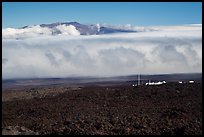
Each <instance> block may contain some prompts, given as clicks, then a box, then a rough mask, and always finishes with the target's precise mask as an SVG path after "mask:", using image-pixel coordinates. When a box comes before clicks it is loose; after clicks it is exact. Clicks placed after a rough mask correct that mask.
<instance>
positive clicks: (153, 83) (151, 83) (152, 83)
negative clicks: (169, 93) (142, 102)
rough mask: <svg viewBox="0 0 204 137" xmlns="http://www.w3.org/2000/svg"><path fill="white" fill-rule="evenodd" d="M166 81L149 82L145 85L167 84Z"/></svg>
mask: <svg viewBox="0 0 204 137" xmlns="http://www.w3.org/2000/svg"><path fill="white" fill-rule="evenodd" d="M165 83H166V81H162V82H161V81H159V82H147V83H146V84H145V85H162V84H165Z"/></svg>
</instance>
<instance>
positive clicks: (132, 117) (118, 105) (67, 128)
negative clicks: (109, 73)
mask: <svg viewBox="0 0 204 137" xmlns="http://www.w3.org/2000/svg"><path fill="white" fill-rule="evenodd" d="M2 134H65V135H81V134H83V135H84V134H86V135H124V134H128V135H133V134H134V135H161V134H166V135H168V134H171V135H172V134H174V135H183V134H184V135H202V84H201V83H198V82H196V83H193V84H189V83H185V84H178V83H174V82H169V83H166V84H163V85H159V86H139V87H132V86H131V85H128V84H124V85H113V86H110V85H109V86H97V85H95V86H89V85H87V86H81V87H77V86H76V87H66V86H62V87H59V86H58V87H57V86H56V87H41V88H27V89H24V90H20V89H19V90H15V91H4V92H3V93H2Z"/></svg>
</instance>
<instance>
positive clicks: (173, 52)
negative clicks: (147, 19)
mask: <svg viewBox="0 0 204 137" xmlns="http://www.w3.org/2000/svg"><path fill="white" fill-rule="evenodd" d="M59 29H61V30H64V33H67V34H71V35H60V36H59V35H56V36H49V35H45V36H44V37H33V38H27V39H19V40H16V39H7V37H6V35H7V36H8V35H9V34H8V32H7V33H6V35H5V32H2V33H3V39H2V43H3V46H2V53H3V55H2V69H3V70H2V73H3V79H6V78H31V77H32V78H33V77H34V78H42V77H68V76H73V75H77V76H118V75H131V74H138V73H140V74H159V73H180V72H182V73H188V72H202V26H200V25H189V26H180V27H179V26H172V27H170V26H169V27H166V28H165V27H155V28H154V27H152V29H155V30H156V29H157V31H146V32H139V33H122V34H109V35H90V36H82V35H79V36H73V35H75V34H78V33H76V32H75V31H73V32H72V31H71V32H70V31H68V30H67V28H64V26H62V27H61V28H59ZM70 29H71V30H73V28H70ZM7 31H8V30H7ZM9 31H10V32H11V35H13V34H15V35H22V34H19V33H17V32H15V30H9ZM67 31H68V32H67ZM30 32H32V30H30ZM38 32H39V34H40V33H41V32H42V33H43V34H44V33H46V34H50V33H51V32H49V30H47V29H45V30H39V31H38ZM24 34H25V35H26V32H24ZM15 35H13V37H15ZM40 36H41V35H40Z"/></svg>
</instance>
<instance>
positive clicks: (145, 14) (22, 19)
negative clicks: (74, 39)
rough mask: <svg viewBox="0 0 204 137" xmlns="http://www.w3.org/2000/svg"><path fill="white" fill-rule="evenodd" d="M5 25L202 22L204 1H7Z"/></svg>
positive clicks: (177, 23)
mask: <svg viewBox="0 0 204 137" xmlns="http://www.w3.org/2000/svg"><path fill="white" fill-rule="evenodd" d="M2 12H3V13H2V25H3V26H2V27H3V28H6V27H15V28H17V27H22V26H25V25H33V24H42V23H54V22H68V21H77V22H80V23H107V24H113V25H122V24H132V25H139V26H147V25H182V24H201V23H202V3H201V2H111V3H110V2H3V4H2Z"/></svg>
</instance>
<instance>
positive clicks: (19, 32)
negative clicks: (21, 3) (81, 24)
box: [2, 25, 80, 39]
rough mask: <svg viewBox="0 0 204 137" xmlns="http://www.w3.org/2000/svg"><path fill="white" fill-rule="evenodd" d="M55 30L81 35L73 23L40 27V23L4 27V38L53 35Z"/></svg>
mask: <svg viewBox="0 0 204 137" xmlns="http://www.w3.org/2000/svg"><path fill="white" fill-rule="evenodd" d="M55 31H60V32H61V33H62V34H65V35H80V32H79V31H78V30H77V29H76V28H75V27H74V26H73V25H69V26H66V25H58V26H57V27H56V28H54V29H52V28H48V27H40V25H35V26H30V27H27V28H24V29H23V28H20V29H15V28H6V29H2V38H3V39H25V38H31V37H41V36H51V35H52V34H53V33H55Z"/></svg>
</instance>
